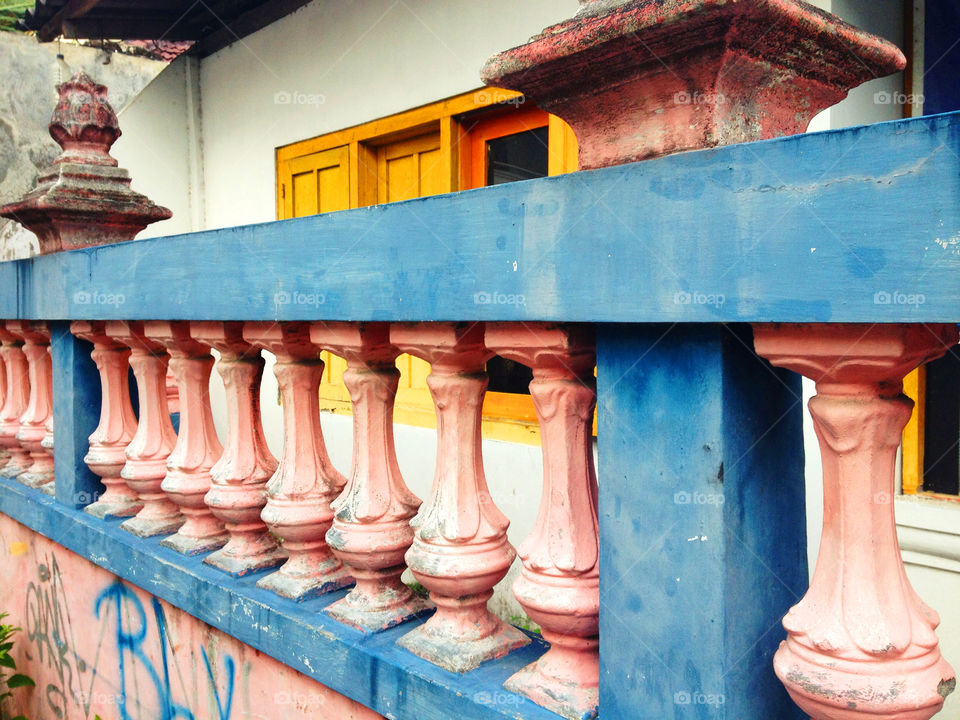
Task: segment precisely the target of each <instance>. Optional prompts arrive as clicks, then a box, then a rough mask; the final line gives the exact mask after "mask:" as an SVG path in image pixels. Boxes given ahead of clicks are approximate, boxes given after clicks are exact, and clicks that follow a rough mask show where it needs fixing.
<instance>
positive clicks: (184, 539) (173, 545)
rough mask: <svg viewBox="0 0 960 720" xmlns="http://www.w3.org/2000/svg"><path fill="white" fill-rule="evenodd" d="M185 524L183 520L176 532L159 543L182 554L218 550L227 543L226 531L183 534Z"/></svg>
mask: <svg viewBox="0 0 960 720" xmlns="http://www.w3.org/2000/svg"><path fill="white" fill-rule="evenodd" d="M188 522H189V521H188ZM186 525H187V523H186V522H185V523H184V524H183V525H181V526H180V527H179V528H178V529H177V532H176V534H174V535H171V536H170V537H168V538H166V539H165V540H162V541H161V542H160V544H161V545H163V546H164V547H168V548H170V549H171V550H176V551H177V552H178V553H181V554H182V555H200V554H202V553H205V552H210V551H211V550H218V549H219V548H222V547H223V546H224V545H226V544H227V540H228V536H227V533H226V532H223V533H220V534H218V535H201V536H197V535H184V534H183V528H184V527H186Z"/></svg>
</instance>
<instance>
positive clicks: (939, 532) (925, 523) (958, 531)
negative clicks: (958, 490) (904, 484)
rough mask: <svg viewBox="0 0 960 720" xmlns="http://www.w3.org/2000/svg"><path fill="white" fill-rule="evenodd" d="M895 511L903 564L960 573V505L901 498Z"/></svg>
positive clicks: (917, 496)
mask: <svg viewBox="0 0 960 720" xmlns="http://www.w3.org/2000/svg"><path fill="white" fill-rule="evenodd" d="M895 507H896V514H897V536H898V537H899V539H900V549H901V551H902V553H903V560H904V562H906V563H908V564H911V565H922V566H924V567H930V568H934V569H937V570H946V571H949V572H956V573H960V503H958V502H956V501H955V500H944V499H939V498H933V497H924V496H921V495H904V496H900V497H897V498H896V502H895Z"/></svg>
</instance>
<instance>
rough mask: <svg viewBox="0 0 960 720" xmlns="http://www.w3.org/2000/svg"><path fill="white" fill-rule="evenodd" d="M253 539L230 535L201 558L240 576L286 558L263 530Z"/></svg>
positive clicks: (274, 565)
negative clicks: (217, 547) (218, 547)
mask: <svg viewBox="0 0 960 720" xmlns="http://www.w3.org/2000/svg"><path fill="white" fill-rule="evenodd" d="M258 535H259V537H254V538H253V539H249V538H243V537H239V536H234V537H232V538H231V539H230V540H229V541H228V542H227V544H226V545H224V546H223V547H222V548H221V549H219V550H217V551H216V552H214V553H211V554H210V555H208V556H207V557H205V558H204V559H203V561H204V562H205V563H207V564H208V565H212V566H213V567H215V568H217V569H218V570H223V571H224V572H225V573H229V574H230V575H233V576H234V577H240V576H242V575H246V574H247V573H251V572H255V571H257V570H266V569H267V568H272V567H276V566H277V565H280V564H282V563H283V562H284V561H285V560H286V559H287V554H286V553H285V552H284V551H283V550H282V549H281V548H280V547H279V546H278V545H277V544H276V542H274V540H273V538H272V537H270V535H268V534H266V533H265V532H258Z"/></svg>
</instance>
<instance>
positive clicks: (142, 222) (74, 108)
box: [0, 72, 172, 254]
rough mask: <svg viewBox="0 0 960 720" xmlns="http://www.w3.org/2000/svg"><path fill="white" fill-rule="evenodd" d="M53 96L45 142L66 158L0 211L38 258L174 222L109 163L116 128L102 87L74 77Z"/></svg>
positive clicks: (85, 77)
mask: <svg viewBox="0 0 960 720" xmlns="http://www.w3.org/2000/svg"><path fill="white" fill-rule="evenodd" d="M57 91H58V92H59V93H60V101H59V102H58V103H57V107H56V109H55V110H54V111H53V118H52V119H51V120H50V135H51V136H52V137H53V139H54V140H56V141H57V143H58V144H59V145H60V147H61V148H62V149H63V152H61V154H60V156H59V157H58V158H57V159H56V160H54V161H53V165H51V166H50V167H49V168H47V169H46V170H44V171H43V172H42V173H41V175H40V180H39V184H38V185H37V187H36V188H34V189H33V190H31V191H30V192H29V193H27V195H25V196H24V197H23V198H22V199H20V200H18V201H17V202H13V203H9V204H7V205H4V206H3V207H0V216H2V217H6V218H10V219H11V220H16V221H17V222H19V223H20V224H21V225H23V226H24V227H25V228H27V229H28V230H30V231H31V232H32V233H34V234H35V235H36V236H37V239H38V241H39V243H40V253H41V254H46V253H52V252H57V251H58V250H69V249H71V248H81V247H88V246H90V245H106V244H109V243H116V242H123V241H125V240H132V239H133V238H134V237H135V236H136V234H137V233H139V232H140V231H141V230H143V229H144V228H145V227H146V226H147V225H149V224H150V223H153V222H157V221H158V220H166V219H167V218H169V217H172V213H171V212H170V211H169V210H168V209H167V208H164V207H160V206H159V205H156V204H154V203H153V202H151V201H150V200H149V199H148V198H146V197H145V196H143V195H141V194H140V193H137V192H134V191H133V190H131V189H130V176H129V174H128V173H127V171H126V170H123V169H121V168H118V167H117V161H116V160H114V159H113V157H111V156H110V147H111V146H112V145H113V143H114V141H116V139H117V138H118V137H120V128H119V126H118V125H117V115H116V113H114V111H113V108H112V107H110V103H109V102H107V88H106V87H104V86H103V85H98V84H97V83H95V82H94V81H93V80H91V79H90V77H89V76H88V75H87V74H86V73H84V72H78V73H77V74H76V75H74V76H73V77H72V78H71V79H70V80H69V81H68V82H65V83H62V84H61V85H59V86H57Z"/></svg>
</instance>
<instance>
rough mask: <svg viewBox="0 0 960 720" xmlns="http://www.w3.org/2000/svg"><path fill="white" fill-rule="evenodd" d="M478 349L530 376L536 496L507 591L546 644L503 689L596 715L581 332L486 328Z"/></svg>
mask: <svg viewBox="0 0 960 720" xmlns="http://www.w3.org/2000/svg"><path fill="white" fill-rule="evenodd" d="M485 344H486V346H487V347H488V348H490V349H491V350H492V351H494V352H496V353H497V354H498V355H500V356H502V357H505V358H509V359H511V360H515V361H516V362H519V363H523V364H524V365H526V366H527V367H530V368H532V369H533V381H532V382H531V383H530V395H531V396H532V398H533V403H534V406H535V408H536V411H537V418H538V419H539V421H540V430H541V446H542V450H543V492H542V494H541V498H540V510H539V513H538V514H537V521H536V524H535V525H534V529H533V532H532V533H531V534H530V536H529V537H528V538H527V539H526V540H525V541H524V542H523V543H522V544H521V545H520V547H519V549H518V552H519V554H520V558H521V559H522V561H523V568H522V570H521V574H520V576H519V577H518V578H517V579H516V581H515V582H514V584H513V592H514V595H516V598H517V600H518V601H519V602H520V604H521V605H522V606H523V609H524V610H525V611H526V612H527V613H528V614H529V615H530V617H531V618H532V619H533V621H534V622H536V623H537V624H538V625H539V626H540V628H541V631H542V632H543V637H544V638H545V639H546V640H548V641H549V642H550V650H548V651H547V653H546V654H545V655H543V656H542V657H541V658H540V659H539V660H538V661H537V662H535V663H533V664H532V665H528V666H527V667H525V668H523V669H522V670H520V671H519V672H517V673H515V674H514V675H512V676H511V677H510V678H509V679H508V680H507V682H506V683H505V685H504V687H506V688H507V689H508V690H510V691H512V692H515V693H518V694H520V695H525V696H526V697H528V698H530V699H531V700H533V701H534V702H535V703H537V704H538V705H542V706H543V707H545V708H547V709H549V710H552V711H553V712H555V713H557V714H558V715H561V716H562V717H565V718H569V720H587V719H588V718H595V717H596V716H597V710H598V704H599V681H600V657H599V646H600V637H599V632H600V627H599V619H600V567H599V548H600V538H599V524H598V521H597V476H596V471H595V470H594V466H593V439H592V425H593V409H594V407H595V405H596V390H595V385H596V381H595V379H594V376H593V368H594V365H595V356H594V345H593V338H592V334H591V333H590V332H589V331H588V330H586V329H585V328H583V327H580V326H570V327H565V326H557V325H548V324H545V323H522V324H520V323H492V324H488V325H487V329H486V335H485Z"/></svg>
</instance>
